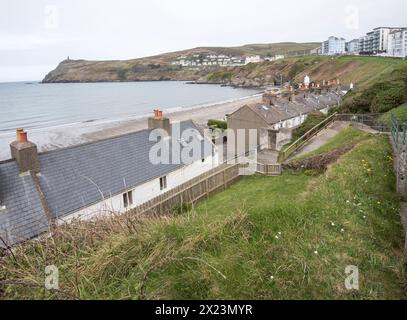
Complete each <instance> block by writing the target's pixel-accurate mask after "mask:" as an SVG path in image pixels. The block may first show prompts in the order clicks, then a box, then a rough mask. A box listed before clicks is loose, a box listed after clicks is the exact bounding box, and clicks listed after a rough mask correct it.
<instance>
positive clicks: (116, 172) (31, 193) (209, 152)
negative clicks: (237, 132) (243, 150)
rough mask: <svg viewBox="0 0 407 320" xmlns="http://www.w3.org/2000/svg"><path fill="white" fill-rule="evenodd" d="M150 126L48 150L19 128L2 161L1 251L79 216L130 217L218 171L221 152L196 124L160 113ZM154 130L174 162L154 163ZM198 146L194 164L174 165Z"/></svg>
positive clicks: (182, 162) (157, 113)
mask: <svg viewBox="0 0 407 320" xmlns="http://www.w3.org/2000/svg"><path fill="white" fill-rule="evenodd" d="M148 125H149V129H146V130H142V131H138V132H134V133H129V134H125V135H122V136H118V137H114V138H110V139H105V140H100V141H96V142H92V143H87V144H82V145H78V146H74V147H69V148H64V149H59V150H54V151H50V152H44V153H38V152H37V147H36V145H35V144H34V143H32V142H29V141H28V139H27V133H26V132H24V131H23V130H21V129H20V130H18V131H17V137H18V138H17V140H16V141H14V142H13V143H11V145H10V148H11V154H12V159H11V160H7V161H3V162H0V237H1V239H2V240H3V241H4V243H3V241H2V242H1V243H0V247H3V246H4V245H5V244H7V245H14V244H16V243H18V242H22V241H25V240H28V239H31V238H34V237H36V236H38V235H40V234H42V233H44V232H47V231H48V230H50V228H51V225H53V224H60V223H65V222H69V221H71V220H72V219H74V218H80V219H92V218H94V217H98V216H104V215H109V214H112V213H114V214H120V213H124V212H127V211H128V210H131V209H133V208H135V207H137V206H139V205H141V204H143V203H145V202H147V201H149V200H151V199H153V198H155V197H157V196H159V195H161V194H162V193H164V192H166V191H168V190H171V189H173V188H175V187H176V186H179V185H181V184H183V183H185V182H187V181H189V180H190V179H192V178H194V177H196V176H198V175H200V174H202V173H205V172H207V171H209V170H211V169H213V168H214V167H216V166H218V156H217V150H216V147H215V146H214V145H213V143H212V141H211V140H210V139H209V138H207V137H206V136H205V135H204V134H203V132H201V130H200V129H199V128H198V127H197V125H195V124H194V122H192V121H184V122H181V123H177V124H175V123H174V124H171V123H170V120H169V119H168V118H165V117H163V115H162V113H161V112H159V111H156V112H155V115H154V117H152V118H150V119H149V121H148ZM154 129H161V130H162V131H160V132H164V133H166V135H165V137H164V138H165V140H163V141H167V142H168V146H167V147H164V148H167V149H168V150H167V152H168V157H169V159H170V161H169V162H168V163H166V162H164V163H153V162H152V159H153V160H154V161H155V160H157V159H155V158H154V157H153V158H151V155H150V151H151V150H152V148H153V146H154V145H155V144H156V143H157V142H156V141H154V139H152V135H154V133H155V132H156V131H154ZM175 131H177V132H178V131H179V136H180V137H181V138H179V139H178V138H177V137H178V135H177V134H176V133H175ZM184 136H185V137H186V138H185V139H184ZM191 143H195V145H198V146H200V147H201V148H200V151H199V152H193V154H192V155H191V157H190V158H188V161H187V162H185V161H182V160H183V159H182V158H181V161H175V160H174V159H176V157H177V155H176V153H177V152H176V151H173V150H179V151H180V152H181V153H182V152H186V150H188V147H189V146H190V144H191ZM174 157H175V158H174Z"/></svg>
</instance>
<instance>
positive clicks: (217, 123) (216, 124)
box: [208, 119, 228, 130]
mask: <svg viewBox="0 0 407 320" xmlns="http://www.w3.org/2000/svg"><path fill="white" fill-rule="evenodd" d="M208 127H210V128H214V129H215V128H217V129H221V130H226V129H227V128H228V124H227V122H226V121H222V120H214V119H209V120H208Z"/></svg>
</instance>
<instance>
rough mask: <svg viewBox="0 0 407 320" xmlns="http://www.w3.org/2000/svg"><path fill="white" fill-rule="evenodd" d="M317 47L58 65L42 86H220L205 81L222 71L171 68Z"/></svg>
mask: <svg viewBox="0 0 407 320" xmlns="http://www.w3.org/2000/svg"><path fill="white" fill-rule="evenodd" d="M317 46H318V43H291V42H286V43H278V44H252V45H245V46H241V47H232V48H228V47H199V48H194V49H189V50H184V51H178V52H171V53H165V54H161V55H157V56H153V57H146V58H140V59H132V60H122V61H119V60H116V61H115V60H112V61H87V60H71V59H67V60H64V61H62V62H61V63H60V64H59V65H58V67H57V68H56V69H55V70H53V71H51V72H49V73H48V74H47V75H46V76H45V78H44V80H43V81H42V82H43V83H64V82H107V81H109V82H111V81H160V80H185V81H199V82H210V83H224V82H225V81H224V80H225V79H220V80H218V79H208V76H209V75H211V74H217V73H219V72H221V71H222V70H225V68H224V67H220V66H215V65H210V66H208V65H207V66H204V67H199V68H197V67H182V66H181V65H174V64H173V62H174V61H177V59H178V58H180V57H182V56H187V57H192V56H202V55H225V56H233V57H247V56H251V55H261V56H272V55H278V54H285V55H296V54H303V53H304V52H310V50H311V49H315V48H316V47H317Z"/></svg>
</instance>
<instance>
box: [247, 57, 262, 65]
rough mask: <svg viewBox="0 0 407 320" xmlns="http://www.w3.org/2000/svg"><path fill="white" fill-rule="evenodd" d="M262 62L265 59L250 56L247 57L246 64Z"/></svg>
mask: <svg viewBox="0 0 407 320" xmlns="http://www.w3.org/2000/svg"><path fill="white" fill-rule="evenodd" d="M262 61H263V59H262V58H261V57H260V56H249V57H246V60H245V64H249V63H260V62H262Z"/></svg>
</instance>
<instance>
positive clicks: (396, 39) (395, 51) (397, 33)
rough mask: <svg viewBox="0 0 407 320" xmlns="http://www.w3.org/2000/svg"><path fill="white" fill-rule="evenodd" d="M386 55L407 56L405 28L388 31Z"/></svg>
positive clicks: (406, 32) (406, 29)
mask: <svg viewBox="0 0 407 320" xmlns="http://www.w3.org/2000/svg"><path fill="white" fill-rule="evenodd" d="M387 48H388V49H387V55H388V56H391V57H398V58H406V57H407V28H402V29H397V30H393V31H391V32H390V33H389V39H388V47H387Z"/></svg>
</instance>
